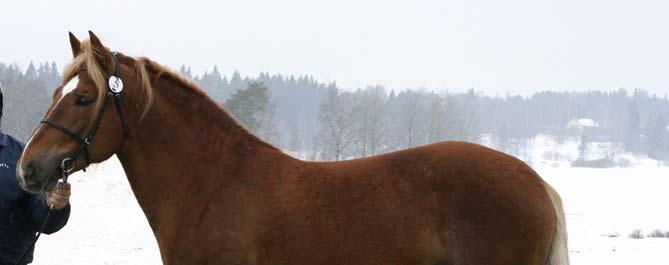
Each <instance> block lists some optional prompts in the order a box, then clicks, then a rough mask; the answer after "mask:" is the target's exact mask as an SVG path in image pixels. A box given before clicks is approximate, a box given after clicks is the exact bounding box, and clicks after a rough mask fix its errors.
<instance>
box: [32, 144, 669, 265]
mask: <svg viewBox="0 0 669 265" xmlns="http://www.w3.org/2000/svg"><path fill="white" fill-rule="evenodd" d="M537 149H538V148H537ZM535 161H537V160H535ZM535 169H536V170H537V171H538V172H539V174H540V175H541V176H543V178H544V179H546V180H547V181H548V182H549V183H551V184H553V185H554V186H555V188H556V189H557V190H558V191H559V192H560V194H561V195H562V198H563V200H564V203H565V209H566V212H567V222H568V229H569V237H570V242H569V243H570V249H571V251H570V252H571V259H572V264H575V265H580V264H630V265H632V264H634V265H640V264H658V265H659V264H668V263H669V261H668V260H667V257H666V250H667V249H669V238H645V239H632V238H629V237H628V236H629V234H631V233H632V232H633V231H634V230H636V229H641V230H642V231H643V234H648V233H650V232H652V231H654V230H656V229H660V230H662V231H669V212H668V211H666V206H667V205H669V196H667V195H666V189H667V187H669V168H667V167H642V168H611V169H589V168H569V167H554V165H553V164H551V163H536V167H535ZM70 179H71V183H72V186H73V187H72V188H73V197H72V204H73V208H72V209H73V210H72V216H71V219H70V223H69V224H68V226H67V227H65V228H64V229H63V230H62V231H60V232H59V233H57V234H54V235H50V236H44V237H42V238H41V240H40V242H39V243H38V246H37V250H36V255H35V263H34V264H38V265H42V264H44V265H46V264H48V265H59V264H62V265H83V264H86V265H91V264H133V265H134V264H144V265H152V264H161V262H160V255H159V252H158V248H157V246H156V242H155V240H154V238H153V235H152V233H151V230H150V228H149V226H148V223H147V222H146V219H145V218H144V215H143V213H142V212H141V210H140V208H139V206H138V205H137V202H136V200H135V199H134V196H133V194H132V192H131V190H130V187H129V186H128V183H127V180H126V179H125V176H124V174H123V171H122V169H121V167H120V164H119V162H118V160H116V159H115V158H113V159H111V160H109V161H107V162H105V163H103V164H101V165H98V166H97V167H96V168H93V169H92V170H90V171H89V172H88V173H77V174H75V175H73V176H72V177H71V178H70Z"/></svg>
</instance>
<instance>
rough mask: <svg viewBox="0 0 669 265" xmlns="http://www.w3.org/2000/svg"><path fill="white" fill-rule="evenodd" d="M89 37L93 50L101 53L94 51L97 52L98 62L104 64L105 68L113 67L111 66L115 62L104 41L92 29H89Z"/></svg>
mask: <svg viewBox="0 0 669 265" xmlns="http://www.w3.org/2000/svg"><path fill="white" fill-rule="evenodd" d="M88 37H89V40H90V42H91V48H93V50H97V51H100V53H99V54H98V53H93V54H95V57H96V58H97V60H98V62H99V63H100V64H102V67H103V68H105V69H108V70H109V69H111V67H109V66H111V65H112V64H113V61H112V57H111V54H110V53H109V49H107V47H105V46H104V45H102V41H100V38H98V36H95V33H93V32H92V31H90V30H89V31H88Z"/></svg>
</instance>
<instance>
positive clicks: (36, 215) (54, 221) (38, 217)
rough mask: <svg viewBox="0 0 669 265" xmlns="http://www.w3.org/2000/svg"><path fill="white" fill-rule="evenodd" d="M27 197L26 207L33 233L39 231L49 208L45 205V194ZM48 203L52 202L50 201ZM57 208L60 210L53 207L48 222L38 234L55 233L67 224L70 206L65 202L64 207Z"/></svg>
mask: <svg viewBox="0 0 669 265" xmlns="http://www.w3.org/2000/svg"><path fill="white" fill-rule="evenodd" d="M68 193H69V190H68ZM29 196H30V197H29V201H28V207H29V209H30V217H31V218H30V219H31V223H32V224H33V227H34V229H35V231H37V230H38V229H40V227H41V225H42V223H43V222H44V218H46V216H47V214H48V213H49V210H50V209H49V208H50V206H49V204H47V194H46V193H39V194H30V195H29ZM68 199H69V196H68ZM50 200H51V199H50ZM50 203H52V202H51V201H50ZM59 206H61V207H62V208H60V207H54V209H53V211H52V212H51V215H50V216H49V220H48V221H47V223H46V225H45V226H44V229H42V230H41V231H39V232H42V233H44V234H51V233H55V232H58V230H60V229H61V228H63V227H64V226H65V225H66V224H67V221H68V219H69V218H70V204H69V202H66V203H65V206H63V205H59ZM58 208H60V209H58Z"/></svg>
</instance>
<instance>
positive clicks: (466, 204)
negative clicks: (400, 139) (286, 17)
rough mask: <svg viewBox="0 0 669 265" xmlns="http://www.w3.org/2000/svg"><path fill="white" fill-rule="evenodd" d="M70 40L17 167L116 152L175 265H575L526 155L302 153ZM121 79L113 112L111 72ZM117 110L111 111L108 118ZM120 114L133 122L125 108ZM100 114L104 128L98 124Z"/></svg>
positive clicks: (148, 66)
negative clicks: (66, 62)
mask: <svg viewBox="0 0 669 265" xmlns="http://www.w3.org/2000/svg"><path fill="white" fill-rule="evenodd" d="M89 35H90V36H89V40H86V41H84V42H83V43H82V42H79V40H77V39H76V38H75V37H74V36H73V35H71V34H70V42H71V46H72V51H73V54H74V61H73V62H72V64H71V65H70V66H69V67H68V69H67V70H66V71H65V75H64V80H63V82H62V85H61V86H60V87H59V88H57V89H56V90H55V92H54V95H53V103H52V105H51V106H50V108H49V109H48V111H47V112H46V114H45V119H46V120H48V121H50V122H52V123H53V124H56V125H58V126H60V127H61V128H57V127H55V126H53V125H52V126H49V124H42V125H40V126H39V127H38V128H37V129H36V130H35V132H34V134H33V135H32V137H31V138H30V140H29V141H28V144H27V146H26V149H25V152H24V153H23V155H22V157H21V159H20V161H19V166H18V170H17V171H18V172H17V173H18V175H19V178H20V182H21V185H22V186H23V187H24V189H27V190H29V191H32V192H38V191H45V190H49V189H51V188H53V185H54V183H56V182H57V181H58V179H59V178H60V177H61V174H60V173H59V172H60V171H61V170H62V168H61V161H62V160H63V159H65V158H67V157H70V156H71V155H72V153H74V152H75V150H78V149H80V146H81V144H82V143H81V142H80V141H78V139H75V138H76V137H73V136H72V135H71V134H69V133H66V132H65V131H64V130H63V129H66V130H68V131H71V132H74V133H76V134H79V135H85V134H86V133H87V132H89V131H91V130H92V129H93V128H94V127H96V125H97V124H100V128H99V130H97V138H95V140H94V141H92V142H91V143H90V145H89V146H88V148H86V149H85V150H84V151H85V153H86V154H87V155H86V156H83V155H81V156H78V157H77V158H75V159H74V168H73V170H74V171H77V170H81V169H84V168H85V167H87V166H88V164H89V163H97V162H101V161H104V160H106V159H108V158H109V157H111V156H112V155H114V154H116V155H117V156H118V159H119V160H120V161H121V164H122V165H123V169H124V170H125V173H126V175H127V177H128V180H129V182H130V184H131V186H132V190H133V192H134V194H135V196H136V197H137V201H138V202H139V205H140V206H141V207H142V210H143V211H144V214H145V215H146V218H147V219H148V222H149V224H150V226H151V229H152V230H153V233H154V235H155V237H156V241H157V242H158V246H159V249H160V254H161V258H162V261H163V263H164V264H170V265H172V264H268V265H270V264H271V265H279V264H285V265H315V264H398V265H405V264H406V265H409V264H426V265H428V264H429V265H431V264H471V265H475V264H484V265H490V264H509V265H511V264H553V265H557V264H560V265H562V264H568V262H569V261H568V257H567V254H568V253H567V235H566V230H565V216H564V212H563V210H562V206H561V201H560V198H559V196H558V194H557V193H556V192H555V190H553V189H552V188H551V187H550V186H549V185H548V184H546V183H545V182H544V181H543V180H542V179H541V178H540V177H539V176H538V175H537V173H536V172H534V171H533V170H532V169H531V168H530V167H528V166H527V165H526V164H524V163H523V162H521V161H520V160H518V159H516V158H514V157H512V156H509V155H506V154H503V153H501V152H497V151H494V150H491V149H488V148H486V147H482V146H479V145H475V144H471V143H464V142H442V143H436V144H431V145H427V146H422V147H417V148H412V149H407V150H402V151H397V152H393V153H389V154H385V155H380V156H374V157H369V158H364V159H356V160H350V161H342V162H306V161H301V160H298V159H295V158H292V157H290V156H288V155H286V154H284V153H283V152H281V150H279V149H277V148H275V147H274V146H272V145H270V144H268V143H266V142H263V141H262V140H260V139H259V138H258V137H256V136H254V135H252V134H251V133H250V132H249V131H248V130H247V129H245V128H244V127H243V126H242V125H240V124H239V123H238V122H237V121H236V120H235V119H234V118H233V117H231V116H230V115H229V114H228V113H227V112H226V111H225V110H223V109H222V108H221V107H220V106H219V105H218V104H216V103H215V102H214V101H213V100H211V99H210V98H209V97H207V95H205V93H204V92H203V91H202V90H201V89H199V88H197V87H196V86H195V85H194V84H192V83H191V82H190V81H188V80H185V79H184V78H182V77H180V76H178V75H177V74H175V73H173V72H172V71H169V70H167V69H166V68H165V67H162V66H160V65H159V64H157V63H154V62H153V61H151V60H149V59H147V58H143V57H142V58H133V57H130V56H127V55H123V54H121V53H111V52H110V50H109V49H108V48H107V47H105V46H103V44H102V43H101V42H100V40H99V39H98V38H97V37H96V36H95V35H94V34H93V33H91V32H89ZM111 76H118V77H120V78H121V79H122V81H123V82H124V89H123V91H122V92H121V93H120V95H121V96H120V99H121V100H120V101H119V102H118V103H119V104H118V105H115V104H109V105H106V106H104V107H105V108H104V110H103V105H105V103H104V101H105V98H106V97H105V95H106V94H108V93H109V92H108V89H111V87H110V85H108V84H107V80H108V78H110V77H111ZM106 107H108V108H109V111H106ZM119 111H122V112H123V115H121V113H119ZM96 121H99V122H96Z"/></svg>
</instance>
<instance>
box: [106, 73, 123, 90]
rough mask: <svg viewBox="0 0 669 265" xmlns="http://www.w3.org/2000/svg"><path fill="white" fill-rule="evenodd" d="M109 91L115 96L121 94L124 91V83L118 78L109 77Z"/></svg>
mask: <svg viewBox="0 0 669 265" xmlns="http://www.w3.org/2000/svg"><path fill="white" fill-rule="evenodd" d="M109 90H111V92H112V93H114V94H119V93H121V91H123V81H121V78H119V77H118V76H115V75H112V76H110V77H109Z"/></svg>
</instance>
